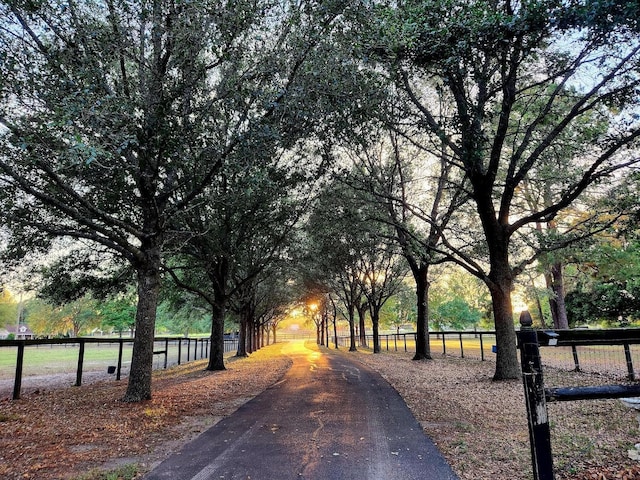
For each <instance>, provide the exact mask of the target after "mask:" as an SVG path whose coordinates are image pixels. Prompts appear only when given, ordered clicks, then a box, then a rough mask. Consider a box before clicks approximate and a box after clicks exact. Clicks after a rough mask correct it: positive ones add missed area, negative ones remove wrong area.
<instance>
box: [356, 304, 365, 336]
mask: <svg viewBox="0 0 640 480" xmlns="http://www.w3.org/2000/svg"><path fill="white" fill-rule="evenodd" d="M356 310H358V325H359V326H360V346H361V347H366V346H367V327H366V325H365V320H366V317H367V304H366V303H361V302H358V305H357V306H356Z"/></svg>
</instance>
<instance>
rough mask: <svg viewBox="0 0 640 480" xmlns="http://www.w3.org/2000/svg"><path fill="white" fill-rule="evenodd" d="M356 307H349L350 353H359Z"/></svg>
mask: <svg viewBox="0 0 640 480" xmlns="http://www.w3.org/2000/svg"><path fill="white" fill-rule="evenodd" d="M354 313H355V312H354V307H352V306H350V307H349V342H350V344H349V351H350V352H357V351H358V349H357V348H356V320H355V318H354V317H355V315H354Z"/></svg>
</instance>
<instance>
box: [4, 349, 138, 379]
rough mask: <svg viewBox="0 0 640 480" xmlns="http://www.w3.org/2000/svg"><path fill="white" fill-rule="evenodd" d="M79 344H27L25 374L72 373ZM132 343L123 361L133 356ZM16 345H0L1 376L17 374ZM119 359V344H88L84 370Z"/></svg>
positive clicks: (110, 363) (97, 367)
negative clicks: (0, 346)
mask: <svg viewBox="0 0 640 480" xmlns="http://www.w3.org/2000/svg"><path fill="white" fill-rule="evenodd" d="M79 350H80V348H79V346H78V345H38V346H35V345H33V346H27V347H25V351H24V363H23V370H22V371H23V375H46V374H50V373H72V372H75V371H76V368H77V365H78V353H79ZM131 351H132V346H131V344H125V346H124V349H123V353H122V361H123V363H124V362H128V361H129V360H130V359H131ZM17 352H18V348H17V347H2V348H0V379H2V378H13V376H14V375H15V368H16V359H17ZM117 361H118V345H117V344H108V343H102V344H89V343H88V344H86V345H85V353H84V366H83V370H85V371H90V370H101V369H103V368H104V369H106V367H107V366H108V365H116V364H117Z"/></svg>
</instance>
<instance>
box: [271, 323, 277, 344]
mask: <svg viewBox="0 0 640 480" xmlns="http://www.w3.org/2000/svg"><path fill="white" fill-rule="evenodd" d="M276 328H278V327H277V326H276V325H274V326H273V327H271V329H272V330H273V343H276Z"/></svg>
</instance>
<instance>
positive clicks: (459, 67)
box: [371, 0, 640, 380]
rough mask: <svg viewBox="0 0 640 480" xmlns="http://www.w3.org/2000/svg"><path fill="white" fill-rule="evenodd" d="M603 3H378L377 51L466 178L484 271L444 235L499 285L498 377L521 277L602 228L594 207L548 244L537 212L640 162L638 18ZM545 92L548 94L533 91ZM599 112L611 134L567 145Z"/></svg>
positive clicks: (547, 215) (495, 293) (453, 249)
mask: <svg viewBox="0 0 640 480" xmlns="http://www.w3.org/2000/svg"><path fill="white" fill-rule="evenodd" d="M625 11H628V10H625ZM634 11H635V10H634ZM608 12H609V11H608V10H605V8H604V7H602V8H601V5H600V3H599V2H587V3H586V4H585V5H580V4H578V3H562V2H561V3H558V2H554V1H545V0H540V1H532V2H513V1H510V0H503V1H498V2H494V1H479V2H473V3H469V2H466V1H462V0H460V1H458V0H442V1H415V2H414V1H412V2H405V3H403V4H402V5H401V6H400V7H399V8H391V7H383V8H381V9H379V13H380V16H379V18H380V22H379V23H378V24H377V26H378V27H379V28H378V30H377V31H376V35H377V39H376V40H375V41H372V42H371V47H372V51H375V52H378V53H380V54H381V55H382V56H383V57H384V58H386V59H387V60H388V66H389V71H390V72H391V73H392V74H393V75H394V76H395V78H396V79H397V84H398V85H399V87H400V88H402V89H403V90H404V92H406V95H407V96H408V98H409V99H410V100H411V101H412V102H413V103H414V104H415V106H416V108H417V109H418V110H419V111H420V112H421V114H422V117H423V123H422V126H423V130H424V131H425V132H426V133H429V134H431V135H433V136H434V137H435V138H437V139H439V140H440V141H442V142H444V144H445V145H446V147H447V150H448V151H449V152H451V155H450V158H449V162H450V163H451V164H452V165H453V166H454V167H455V168H456V169H459V170H460V171H461V172H462V174H463V176H464V178H465V179H467V181H468V182H469V194H470V197H471V199H472V201H473V204H474V206H475V210H476V215H477V219H478V223H479V225H480V227H481V235H482V237H481V238H483V240H484V244H485V245H484V246H485V249H486V262H487V266H486V268H485V266H484V264H483V263H482V260H483V258H482V257H478V256H477V255H474V251H472V250H468V249H467V250H465V249H464V248H463V245H461V244H460V242H458V241H456V240H455V239H453V238H446V239H445V241H444V242H443V243H444V244H445V245H446V247H447V248H446V250H448V251H449V254H450V256H451V259H452V260H454V261H456V262H458V263H459V264H460V265H462V266H464V267H465V268H466V269H467V270H468V271H469V272H470V273H472V274H474V275H476V276H477V277H478V278H481V279H482V280H483V281H484V282H485V283H486V284H487V286H488V288H489V291H490V292H491V296H492V303H493V310H494V322H495V328H496V332H497V348H498V352H497V357H496V370H495V374H494V378H495V379H496V380H500V379H509V378H517V377H519V375H520V372H519V367H518V360H517V352H516V342H515V330H514V325H513V312H512V306H511V301H510V295H511V291H512V289H513V285H514V279H515V277H516V276H517V275H518V274H519V273H520V272H521V271H522V270H523V269H524V267H525V266H526V265H528V264H529V263H531V262H533V261H535V259H536V258H537V257H538V256H539V255H541V254H542V253H543V252H545V251H549V250H553V249H556V248H560V247H562V246H565V245H566V244H567V243H568V242H571V241H572V240H575V238H576V237H583V236H585V235H588V234H589V232H592V231H593V230H596V231H597V230H598V229H599V228H602V227H601V226H600V225H598V226H594V224H595V223H597V222H595V220H596V219H597V218H598V217H597V214H598V213H599V212H597V213H595V214H594V216H592V217H591V219H590V220H593V222H590V221H585V222H582V223H581V227H582V229H581V230H582V231H581V232H580V233H577V234H576V235H574V236H573V237H572V238H570V239H566V238H565V239H562V240H559V239H557V238H556V239H555V240H558V241H550V242H545V243H543V242H541V241H540V242H537V241H535V240H536V239H537V237H536V235H535V234H534V233H533V229H534V226H535V223H536V222H549V221H552V220H553V219H554V218H555V217H556V216H557V215H558V214H559V213H560V212H562V211H564V210H565V209H567V208H568V207H569V206H571V205H572V204H574V203H575V202H577V201H579V199H580V197H581V195H583V194H584V193H585V192H587V191H591V192H594V191H595V190H596V189H599V191H600V193H601V194H603V193H605V190H606V189H605V188H604V185H603V184H602V181H603V180H604V179H607V181H608V182H612V183H615V181H616V180H617V179H618V178H619V177H616V176H614V173H615V172H617V171H619V170H622V169H624V168H628V167H631V166H633V165H635V164H636V163H637V161H638V160H637V159H638V157H637V155H636V153H635V151H634V150H633V148H634V147H635V145H636V142H637V138H638V136H640V129H639V128H638V121H637V119H636V117H635V116H634V114H633V110H634V108H636V103H635V98H636V97H635V94H634V93H633V92H635V91H636V89H637V87H638V82H639V79H638V75H637V61H638V56H639V52H640V42H639V40H638V36H637V34H636V33H635V32H633V31H632V29H631V28H630V27H632V28H633V27H635V26H637V25H636V24H635V23H633V22H631V21H630V19H629V18H627V17H626V16H617V15H613V16H609V14H608ZM398 32H400V33H399V34H398ZM594 64H597V65H598V72H597V75H593V73H594V72H593V70H592V69H593V65H594ZM583 78H590V79H591V80H590V81H589V82H588V83H584V82H583V81H582V79H583ZM541 91H543V92H545V94H544V99H543V101H542V102H540V101H535V102H533V101H532V98H533V96H534V95H539V94H540V92H541ZM434 95H435V96H436V98H439V99H441V101H440V102H441V103H445V104H446V103H450V104H452V105H454V107H455V111H454V114H453V115H451V116H449V115H446V113H447V112H446V111H445V110H439V108H438V107H439V104H438V103H436V102H432V101H431V99H432V98H434ZM567 107H568V108H567ZM525 111H526V112H527V115H526V116H525V115H522V113H521V112H525ZM593 117H597V118H601V119H604V120H605V121H606V122H607V124H608V128H607V129H606V132H605V133H603V132H602V129H601V128H599V126H600V123H598V125H597V127H598V128H593V129H590V130H588V131H586V132H584V133H585V135H584V136H583V137H582V138H581V141H580V142H579V143H571V144H569V145H567V144H565V141H566V138H565V136H564V133H565V132H567V131H568V129H569V128H571V126H572V125H575V124H577V123H580V122H582V121H584V122H585V123H584V125H587V124H588V119H589V118H593ZM557 148H562V149H563V152H564V153H565V154H566V152H567V148H569V149H570V150H571V152H570V153H571V155H570V156H569V157H565V158H568V159H570V162H567V163H568V164H569V165H570V168H568V169H566V170H565V171H564V172H563V177H562V181H561V182H559V184H558V185H557V188H555V189H553V191H552V192H551V196H550V198H549V202H548V203H547V204H545V205H541V206H538V208H536V209H529V208H527V206H526V204H525V203H524V202H523V201H522V197H521V195H520V193H521V191H522V188H523V185H524V184H525V182H527V180H528V179H530V178H537V179H544V178H545V177H544V175H545V168H544V167H545V166H548V165H549V164H550V162H552V161H553V158H554V156H553V155H552V152H553V151H554V149H557ZM629 149H630V150H629ZM532 240H534V241H532ZM546 240H553V239H546Z"/></svg>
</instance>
